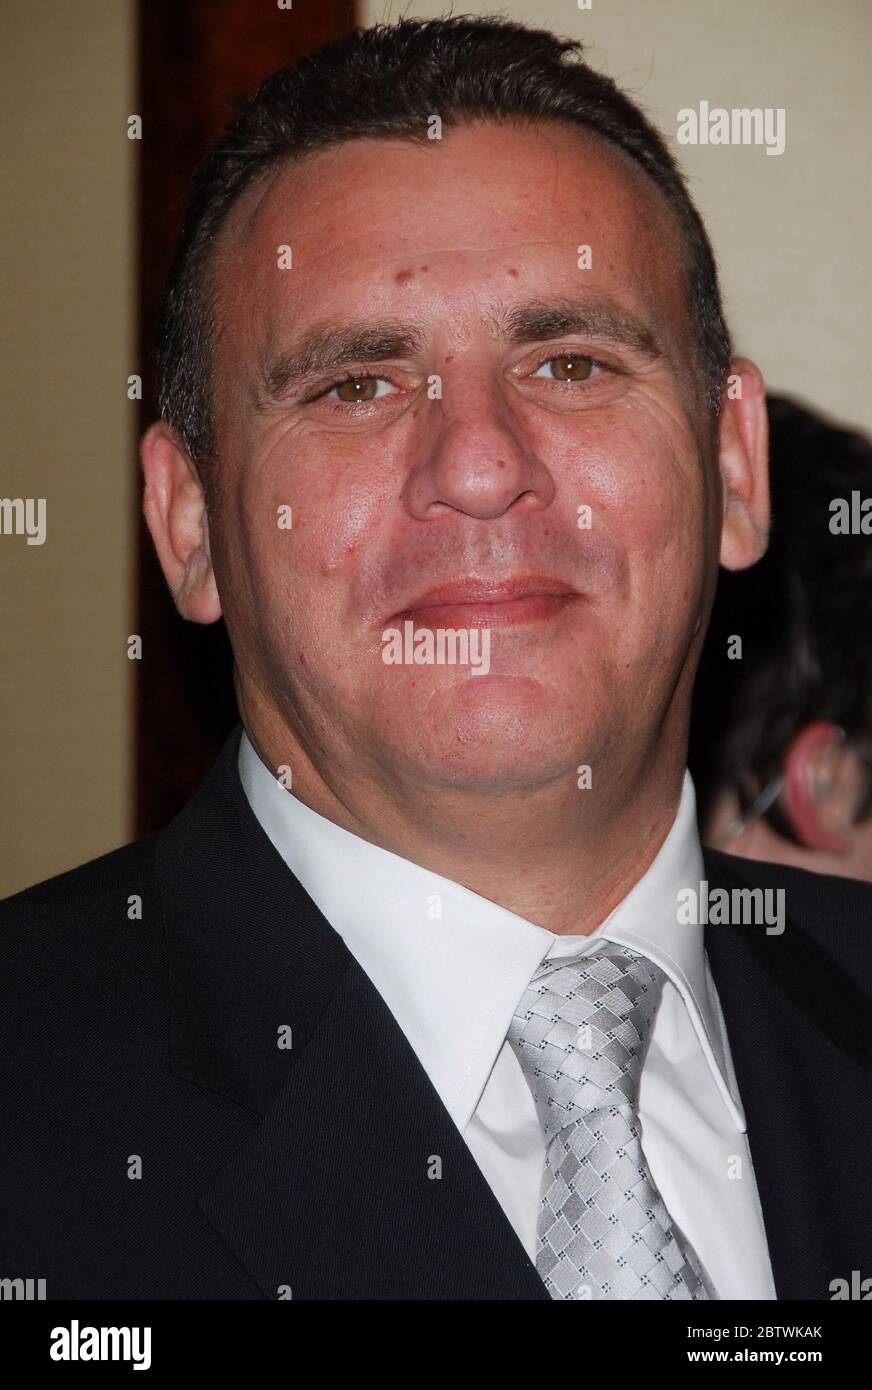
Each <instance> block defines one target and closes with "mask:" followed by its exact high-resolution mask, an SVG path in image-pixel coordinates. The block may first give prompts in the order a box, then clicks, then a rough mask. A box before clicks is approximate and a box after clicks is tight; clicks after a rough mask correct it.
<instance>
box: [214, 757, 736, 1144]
mask: <svg viewBox="0 0 872 1390" xmlns="http://www.w3.org/2000/svg"><path fill="white" fill-rule="evenodd" d="M239 775H240V778H241V781H242V786H243V789H244V791H245V794H246V796H247V798H248V801H249V803H250V805H251V808H252V810H253V812H254V814H255V816H256V817H257V819H258V821H259V822H260V825H261V827H262V828H263V830H264V832H265V833H266V835H267V836H268V838H269V839H270V841H271V842H272V844H273V846H274V847H275V849H276V850H277V851H278V853H279V854H280V855H281V856H282V858H283V859H284V861H285V863H286V864H287V865H288V868H289V869H290V870H291V872H292V873H293V874H294V875H295V876H296V877H297V879H298V880H299V881H300V883H301V884H302V886H303V888H304V889H305V890H306V892H307V893H308V894H309V897H310V898H311V899H312V900H313V902H314V903H315V904H316V905H317V906H318V908H319V909H320V911H321V912H322V913H323V915H324V916H325V917H326V919H327V921H328V922H329V923H330V924H331V925H332V927H333V928H334V930H335V931H336V932H338V934H339V935H340V936H341V937H342V939H343V941H344V942H345V943H346V945H347V946H348V949H349V950H350V951H351V954H352V955H353V956H354V957H355V958H356V960H357V961H358V963H359V964H360V965H361V967H362V968H363V969H364V971H365V972H366V974H367V975H368V976H369V978H370V980H371V981H372V983H373V984H374V985H375V987H376V989H377V990H378V991H379V993H380V994H381V996H382V998H383V999H384V1000H385V1003H386V1004H387V1005H388V1008H389V1009H390V1010H391V1012H392V1013H393V1015H394V1017H395V1018H396V1020H397V1022H398V1023H399V1025H400V1027H401V1028H402V1030H403V1032H404V1033H405V1035H406V1037H407V1039H408V1041H409V1043H410V1044H411V1046H412V1048H413V1050H414V1051H415V1053H416V1055H417V1056H418V1059H419V1061H420V1062H421V1064H422V1066H423V1067H424V1069H425V1071H426V1072H427V1074H428V1076H429V1077H430V1080H431V1082H432V1083H433V1086H434V1088H435V1089H436V1091H437V1093H438V1094H439V1096H440V1098H441V1100H442V1102H443V1104H444V1105H445V1107H446V1109H447V1110H448V1112H449V1114H450V1115H451V1117H452V1119H453V1121H454V1123H455V1124H456V1125H457V1127H458V1129H460V1130H461V1131H463V1130H464V1129H465V1127H466V1125H467V1124H468V1122H469V1120H470V1118H471V1117H472V1115H473V1114H474V1112H475V1109H476V1107H477V1105H478V1102H479V1099H480V1097H481V1093H482V1091H483V1090H484V1087H485V1085H486V1083H487V1079H488V1076H489V1075H490V1072H491V1069H492V1068H493V1064H494V1062H495V1061H496V1058H497V1056H498V1054H499V1052H500V1049H501V1047H502V1045H503V1043H504V1041H505V1038H506V1034H507V1032H508V1029H509V1024H510V1023H511V1019H512V1015H513V1012H514V1008H515V1006H516V1004H517V1002H518V1000H519V999H520V997H521V995H522V993H523V991H524V989H525V988H526V986H527V985H528V983H529V981H530V979H531V977H532V975H533V973H534V972H535V970H536V969H537V967H538V966H539V965H540V964H541V963H542V961H543V960H544V959H545V957H546V956H548V957H552V956H554V957H557V956H568V955H576V956H577V955H582V954H587V953H589V952H590V951H593V950H595V949H596V948H597V945H598V943H599V942H600V941H601V939H602V938H603V937H606V938H607V939H608V940H609V941H613V942H616V943H617V944H621V945H626V946H628V947H630V948H632V949H633V950H637V951H640V952H642V953H643V954H645V955H647V956H648V957H650V959H651V960H653V961H654V962H655V963H656V964H657V965H659V966H660V967H661V968H662V969H663V970H664V971H665V972H666V974H667V975H668V976H669V978H670V979H671V980H672V982H673V983H674V984H675V986H676V988H677V989H678V990H679V992H680V994H681V997H682V999H683V1000H684V1002H685V1004H686V1006H687V1009H688V1012H689V1016H690V1019H691V1022H692V1025H693V1028H694V1031H695V1033H696V1036H697V1038H698V1040H699V1043H700V1046H701V1048H702V1051H703V1054H704V1056H705V1059H706V1062H707V1063H708V1066H709V1068H710V1070H711V1072H712V1074H713V1077H714V1080H715V1083H716V1085H717V1088H718V1091H719V1094H720V1095H721V1096H722V1098H723V1100H724V1103H725V1105H726V1106H727V1108H728V1110H729V1112H730V1117H731V1119H732V1121H733V1123H734V1124H735V1125H736V1127H737V1128H738V1129H740V1130H744V1128H745V1121H744V1116H743V1113H742V1108H741V1104H740V1102H739V1099H738V1095H737V1094H736V1092H735V1084H734V1082H733V1078H732V1074H731V1071H730V1069H729V1064H728V1061H727V1052H726V1046H725V1037H724V1030H723V1021H722V1019H721V1018H720V1014H719V1010H718V1009H717V1007H716V1003H715V1000H714V998H713V996H712V994H710V991H709V988H708V983H709V977H708V973H707V967H706V960H705V951H704V947H703V928H702V926H701V925H696V926H688V925H683V924H680V923H679V920H678V901H679V899H678V893H679V891H680V889H681V888H686V887H687V886H688V885H698V884H699V882H700V881H701V880H702V878H703V876H704V874H703V861H702V850H701V847H700V843H699V836H698V834H697V830H696V805H695V796H694V790H693V783H692V782H691V779H690V774H689V773H687V772H686V773H685V776H684V784H683V788H682V794H681V801H680V804H679V808H678V812H677V814H676V817H675V821H674V823H673V825H672V827H671V829H670V831H669V834H668V835H667V836H666V839H665V840H664V842H663V844H662V845H661V847H660V850H659V851H658V853H657V855H656V857H655V859H654V860H653V862H652V863H651V865H650V866H649V868H648V869H647V871H646V872H645V874H644V875H643V876H642V877H641V878H640V879H639V881H638V882H637V883H636V884H635V886H634V887H633V888H632V889H631V890H630V892H629V893H628V894H627V895H626V897H625V898H624V899H623V900H622V901H621V903H619V904H618V906H617V907H616V908H615V909H614V911H613V912H611V913H610V915H609V916H608V917H607V918H606V920H605V921H604V922H602V923H601V925H600V926H599V927H598V928H597V930H596V931H595V932H594V933H592V935H590V936H558V935H555V934H554V933H553V932H550V931H547V930H545V928H543V927H537V926H536V925H534V923H532V922H528V921H526V920H525V919H524V918H522V917H518V916H516V915H515V913H513V912H509V911H508V909H506V908H504V907H500V906H498V905H497V904H496V903H493V902H490V901H489V900H488V899H487V898H482V897H480V896H479V895H478V894H477V893H473V892H471V891H470V889H468V888H464V887H463V886H462V885H461V884H459V883H454V882H453V881H452V880H451V879H447V878H443V877H441V876H440V875H439V874H435V873H432V872H431V871H430V870H429V869H425V868H422V867H421V866H420V865H419V864H413V863H412V862H411V861H410V860H408V859H403V858H401V857H400V856H399V855H396V854H393V853H391V852H390V851H389V850H385V849H382V848H380V847H379V846H378V845H373V844H371V843H370V842H369V841H368V840H364V839H361V837H360V836H358V835H354V834H352V833H351V832H350V831H347V830H344V829H343V828H342V827H341V826H338V825H336V824H334V822H333V821H330V820H327V819H326V818H325V817H324V816H321V815H319V814H318V813H317V812H316V811H313V810H312V809H311V808H310V807H309V806H306V805H305V803H304V802H302V801H300V800H299V798H297V797H295V796H293V795H291V794H290V793H289V792H288V791H287V790H285V788H284V787H283V786H282V785H281V784H280V783H279V782H278V781H277V779H276V778H275V777H274V776H273V775H272V774H271V773H270V772H269V770H268V769H267V768H266V767H265V766H264V764H263V763H262V762H261V760H260V758H259V756H258V754H257V753H256V751H255V749H254V747H253V745H252V743H251V741H250V740H249V738H248V737H247V735H246V734H245V733H243V736H242V739H241V741H240V747H239ZM422 982H426V988H422ZM731 1083H732V1091H731Z"/></svg>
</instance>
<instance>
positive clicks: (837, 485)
mask: <svg viewBox="0 0 872 1390" xmlns="http://www.w3.org/2000/svg"><path fill="white" fill-rule="evenodd" d="M768 412H769V428H770V451H771V479H770V485H771V497H772V528H771V535H770V544H769V549H768V551H767V553H766V554H765V556H764V557H763V559H762V560H760V561H758V563H757V564H756V565H754V566H752V567H751V568H750V569H748V570H744V571H742V572H740V573H729V572H727V571H722V573H721V577H720V581H719V586H718V591H717V596H716V599H715V605H714V610H713V613H712V621H711V625H710V627H709V633H708V637H707V640H706V645H705V648H704V651H703V655H702V659H701V662H700V666H699V674H698V677H697V682H696V686H695V693H694V707H693V723H692V727H691V751H690V768H691V773H692V775H693V778H694V783H695V785H696V790H697V798H698V806H699V817H700V824H701V827H702V837H703V840H704V841H705V842H706V843H709V844H711V845H712V846H713V847H715V848H718V849H722V850H726V851H728V852H729V853H732V854H743V855H746V856H748V857H749V858H752V859H764V860H774V861H776V862H779V863H788V864H794V865H797V866H799V867H800V868H808V869H813V870H816V871H817V872H819V873H838V874H844V875H846V876H847V877H850V878H863V879H868V880H872V536H870V535H869V534H863V532H862V530H861V529H860V527H859V526H858V525H857V522H858V519H859V518H860V517H861V516H862V517H865V518H866V522H865V524H866V527H867V530H868V529H869V527H870V525H872V514H870V513H868V512H864V513H861V511H860V507H859V506H858V505H857V503H858V498H857V494H859V499H860V502H861V503H862V499H865V498H869V497H872V444H870V442H869V441H868V440H867V439H865V438H864V437H863V436H862V435H859V434H856V433H853V432H851V431H850V430H847V429H844V428H840V427H839V426H837V425H834V424H832V423H830V422H828V421H826V420H824V419H822V418H821V417H820V416H819V415H817V414H815V413H813V412H812V411H810V410H807V409H804V408H803V407H801V406H799V405H797V404H795V403H794V402H792V401H789V400H785V399H782V398H779V397H773V396H770V397H769V398H768ZM852 494H854V507H853V529H847V530H846V528H845V527H844V526H842V525H841V524H840V522H839V517H838V515H837V510H836V509H834V508H833V506H832V505H831V504H833V503H834V502H836V501H837V499H842V500H843V503H844V507H843V509H842V510H844V511H845V512H846V513H847V516H848V518H849V526H850V524H851V523H850V517H851V503H852ZM735 637H740V638H741V642H742V649H741V659H731V658H730V655H729V651H730V642H731V639H733V638H735Z"/></svg>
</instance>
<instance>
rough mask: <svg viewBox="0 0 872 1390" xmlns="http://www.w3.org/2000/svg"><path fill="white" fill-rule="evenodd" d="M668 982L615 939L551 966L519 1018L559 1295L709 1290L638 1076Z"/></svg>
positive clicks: (547, 1248)
mask: <svg viewBox="0 0 872 1390" xmlns="http://www.w3.org/2000/svg"><path fill="white" fill-rule="evenodd" d="M664 979H665V976H664V973H663V971H662V970H661V969H660V967H659V966H657V965H655V964H654V963H653V961H650V960H648V959H647V957H645V956H641V955H638V954H637V953H636V952H635V951H630V950H628V949H627V948H626V947H624V946H618V945H615V944H613V943H612V942H608V941H607V942H604V944H603V949H602V950H601V951H598V952H597V953H596V954H593V955H589V956H584V957H580V958H578V957H576V958H565V959H564V960H562V961H561V960H559V959H557V960H555V959H552V960H548V961H545V962H544V963H543V965H541V966H540V967H539V969H538V970H537V971H536V974H535V975H534V976H533V978H532V980H531V982H530V985H529V987H528V988H527V990H526V991H525V993H524V996H523V998H522V999H521V1001H520V1003H519V1005H518V1008H517V1009H516V1011H515V1017H514V1018H513V1019H512V1023H511V1026H510V1028H509V1033H508V1037H509V1042H510V1043H511V1044H512V1046H513V1047H514V1049H515V1052H516V1054H517V1056H518V1057H519V1059H520V1062H521V1066H522V1067H523V1069H524V1074H525V1076H526V1078H527V1080H528V1082H529V1084H530V1089H531V1090H532V1092H533V1099H534V1100H535V1102H536V1110H537V1112H538V1115H539V1120H540V1122H541V1124H542V1127H543V1130H544V1133H545V1172H544V1174H543V1178H542V1190H541V1195H540V1201H539V1219H538V1229H537V1237H538V1240H537V1253H536V1268H537V1270H538V1271H539V1273H540V1275H541V1276H542V1279H543V1280H544V1282H545V1286H546V1288H547V1289H548V1291H549V1293H550V1294H551V1297H552V1298H563V1299H568V1298H572V1299H575V1298H584V1297H587V1298H607V1299H663V1298H669V1299H707V1298H709V1297H710V1295H709V1293H708V1290H707V1288H706V1285H705V1283H704V1281H703V1276H702V1272H701V1269H700V1265H699V1261H698V1259H697V1256H696V1254H695V1253H694V1251H693V1250H692V1249H691V1247H690V1245H689V1244H688V1242H687V1241H685V1240H683V1238H682V1237H681V1236H680V1235H679V1233H678V1232H677V1231H676V1229H675V1227H674V1226H673V1224H672V1220H671V1218H670V1216H669V1213H668V1212H667V1210H666V1208H665V1206H664V1205H663V1199H662V1197H661V1196H660V1193H659V1192H658V1191H657V1188H656V1187H655V1185H654V1179H653V1178H652V1176H651V1171H650V1169H649V1167H648V1163H647V1161H646V1159H645V1156H644V1154H643V1152H642V1145H641V1142H640V1130H639V1116H638V1112H637V1102H638V1094H639V1077H640V1074H641V1070H642V1057H643V1054H644V1051H645V1045H646V1042H647V1039H648V1036H649V1033H650V1030H651V1025H652V1024H653V1022H654V1015H655V1014H656V1012H657V1005H658V1003H659V1001H660V995H661V991H662V988H663V981H664Z"/></svg>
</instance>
